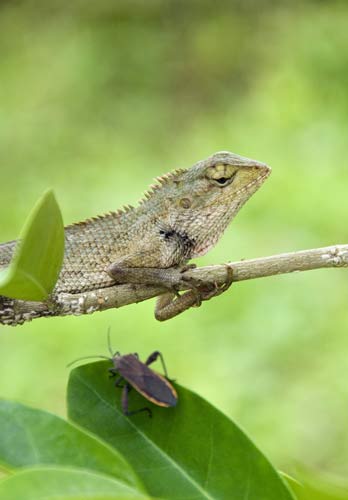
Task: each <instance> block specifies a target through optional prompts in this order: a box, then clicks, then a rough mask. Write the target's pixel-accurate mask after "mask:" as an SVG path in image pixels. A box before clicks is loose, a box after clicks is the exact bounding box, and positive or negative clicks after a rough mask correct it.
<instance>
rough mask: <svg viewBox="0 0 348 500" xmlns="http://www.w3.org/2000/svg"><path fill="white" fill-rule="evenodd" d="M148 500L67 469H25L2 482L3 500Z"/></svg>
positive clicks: (103, 477)
mask: <svg viewBox="0 0 348 500" xmlns="http://www.w3.org/2000/svg"><path fill="white" fill-rule="evenodd" d="M87 498H88V499H89V500H125V499H130V500H145V499H149V497H148V496H146V495H143V494H142V493H140V492H138V491H136V490H135V489H133V488H131V487H129V486H127V485H125V484H123V483H122V482H120V481H117V480H116V479H115V478H113V477H110V476H106V475H103V474H99V473H96V472H92V471H86V470H81V469H74V468H70V467H69V468H68V467H37V468H36V467H35V468H30V469H24V470H22V471H20V472H17V473H16V474H14V475H13V476H10V477H8V478H6V479H3V480H2V481H0V500H58V499H59V500H86V499H87Z"/></svg>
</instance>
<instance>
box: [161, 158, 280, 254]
mask: <svg viewBox="0 0 348 500" xmlns="http://www.w3.org/2000/svg"><path fill="white" fill-rule="evenodd" d="M270 172H271V169H270V167H268V166H267V165H265V164H264V163H260V162H258V161H256V160H251V159H248V158H244V157H242V156H238V155H236V154H233V153H229V152H225V151H222V152H219V153H215V154H214V155H212V156H210V157H209V158H207V159H206V160H202V161H199V162H198V163H196V164H195V165H194V166H193V167H191V168H189V169H187V170H178V171H176V172H174V173H172V174H169V176H168V177H165V178H162V179H161V178H160V179H159V181H160V182H161V181H162V184H163V185H162V187H161V189H160V191H161V195H162V196H158V198H157V201H158V202H159V204H158V206H157V209H158V210H159V211H160V212H161V213H162V214H163V215H164V214H165V225H166V228H167V229H166V230H168V231H174V232H175V234H176V235H177V237H180V238H182V240H183V241H184V242H186V249H187V252H186V253H187V255H186V256H185V257H186V258H187V259H190V258H193V257H198V256H200V255H204V254H205V253H206V252H207V251H208V250H209V249H210V248H212V247H213V246H214V245H215V244H216V242H217V241H218V240H219V238H220V236H221V235H222V233H223V232H224V230H225V229H226V227H227V226H228V224H229V223H230V222H231V220H232V219H233V218H234V216H235V215H236V214H237V212H238V211H239V210H240V208H241V207H242V206H243V205H244V203H245V202H246V201H247V200H248V199H249V198H250V197H251V195H252V194H253V193H254V192H255V191H256V190H257V189H258V188H259V187H260V186H261V184H262V183H263V182H264V181H265V179H266V178H267V177H268V175H269V174H270ZM163 179H165V180H163ZM158 194H159V193H158ZM162 231H163V230H162Z"/></svg>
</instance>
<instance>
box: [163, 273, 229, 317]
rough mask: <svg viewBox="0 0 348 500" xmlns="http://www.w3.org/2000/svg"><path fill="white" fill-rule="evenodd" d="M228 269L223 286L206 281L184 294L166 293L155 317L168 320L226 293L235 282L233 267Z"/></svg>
mask: <svg viewBox="0 0 348 500" xmlns="http://www.w3.org/2000/svg"><path fill="white" fill-rule="evenodd" d="M226 270H227V277H226V282H225V283H224V284H223V285H222V286H218V285H217V284H216V283H205V284H204V285H201V286H199V287H197V288H196V287H194V288H193V289H192V290H189V291H187V292H185V293H183V294H182V295H177V294H174V293H166V294H164V295H161V296H160V297H158V299H157V302H156V308H155V318H156V319H157V320H158V321H166V320H167V319H171V318H174V316H177V315H178V314H181V313H182V312H184V311H186V310H187V309H190V307H199V306H200V305H201V303H202V302H203V301H205V300H210V299H212V298H213V297H217V296H218V295H221V294H222V293H224V292H225V291H226V290H228V288H229V287H230V286H231V285H232V282H233V270H232V268H231V267H229V266H226Z"/></svg>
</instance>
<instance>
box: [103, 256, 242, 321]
mask: <svg viewBox="0 0 348 500" xmlns="http://www.w3.org/2000/svg"><path fill="white" fill-rule="evenodd" d="M188 267H189V268H190V267H192V266H188ZM185 270H187V266H185V267H183V268H182V269H179V268H176V267H171V268H167V269H158V268H132V267H123V266H120V265H119V264H117V263H116V264H112V265H111V266H109V268H108V273H109V274H110V275H111V276H112V277H113V278H114V279H115V282H116V283H137V284H144V285H159V286H163V287H165V288H168V290H169V293H166V294H164V295H161V296H160V297H159V298H158V299H157V303H156V308H155V317H156V319H157V320H159V321H165V320H167V319H170V318H173V317H174V316H177V315H178V314H180V313H182V312H184V311H186V310H187V309H189V308H190V307H194V306H200V305H201V302H202V301H204V300H209V299H211V298H213V297H216V296H218V295H220V294H221V293H223V292H225V291H226V290H227V289H228V288H229V287H230V286H231V284H232V281H233V271H232V269H231V268H230V267H229V266H226V270H227V277H226V282H225V284H224V285H222V286H220V287H219V286H217V285H216V284H215V283H202V282H196V281H193V280H191V279H190V280H189V279H185V276H184V271H185ZM182 286H188V287H190V288H191V290H188V291H187V292H185V293H183V294H181V295H179V293H178V291H177V290H178V289H179V288H181V287H182Z"/></svg>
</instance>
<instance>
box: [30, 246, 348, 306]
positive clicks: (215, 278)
mask: <svg viewBox="0 0 348 500" xmlns="http://www.w3.org/2000/svg"><path fill="white" fill-rule="evenodd" d="M226 266H229V267H231V268H232V269H233V281H235V282H237V281H244V280H249V279H255V278H262V277H266V276H274V275H279V274H286V273H292V272H298V271H308V270H311V269H320V268H324V267H348V245H333V246H329V247H324V248H315V249H311V250H303V251H299V252H290V253H283V254H278V255H272V256H270V257H261V258H257V259H250V260H241V261H237V262H229V263H228V264H225V265H216V266H206V267H200V268H196V269H190V270H188V271H186V272H185V273H184V276H185V277H187V278H189V279H193V280H194V281H195V282H197V281H199V282H202V284H204V283H207V282H209V283H216V285H218V286H222V285H223V284H224V283H225V281H226V278H227V270H226ZM168 272H169V273H170V272H171V271H170V269H168ZM174 274H175V270H174V271H173V277H174ZM188 288H190V287H189V286H184V285H183V286H182V287H180V290H186V289H188ZM167 291H168V289H166V288H163V287H159V286H149V285H137V284H125V285H115V286H112V287H109V288H102V289H99V290H95V291H93V292H84V293H80V294H66V293H64V294H59V296H58V297H57V304H55V306H54V314H59V315H64V314H72V313H73V314H74V307H75V314H83V313H92V312H94V311H102V310H105V309H110V308H117V307H122V306H125V305H127V304H132V303H134V302H141V301H143V300H147V299H150V298H152V297H155V296H157V295H161V294H163V293H165V292H167ZM27 306H29V304H27ZM47 306H48V308H49V305H46V307H47ZM52 312H53V311H52Z"/></svg>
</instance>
